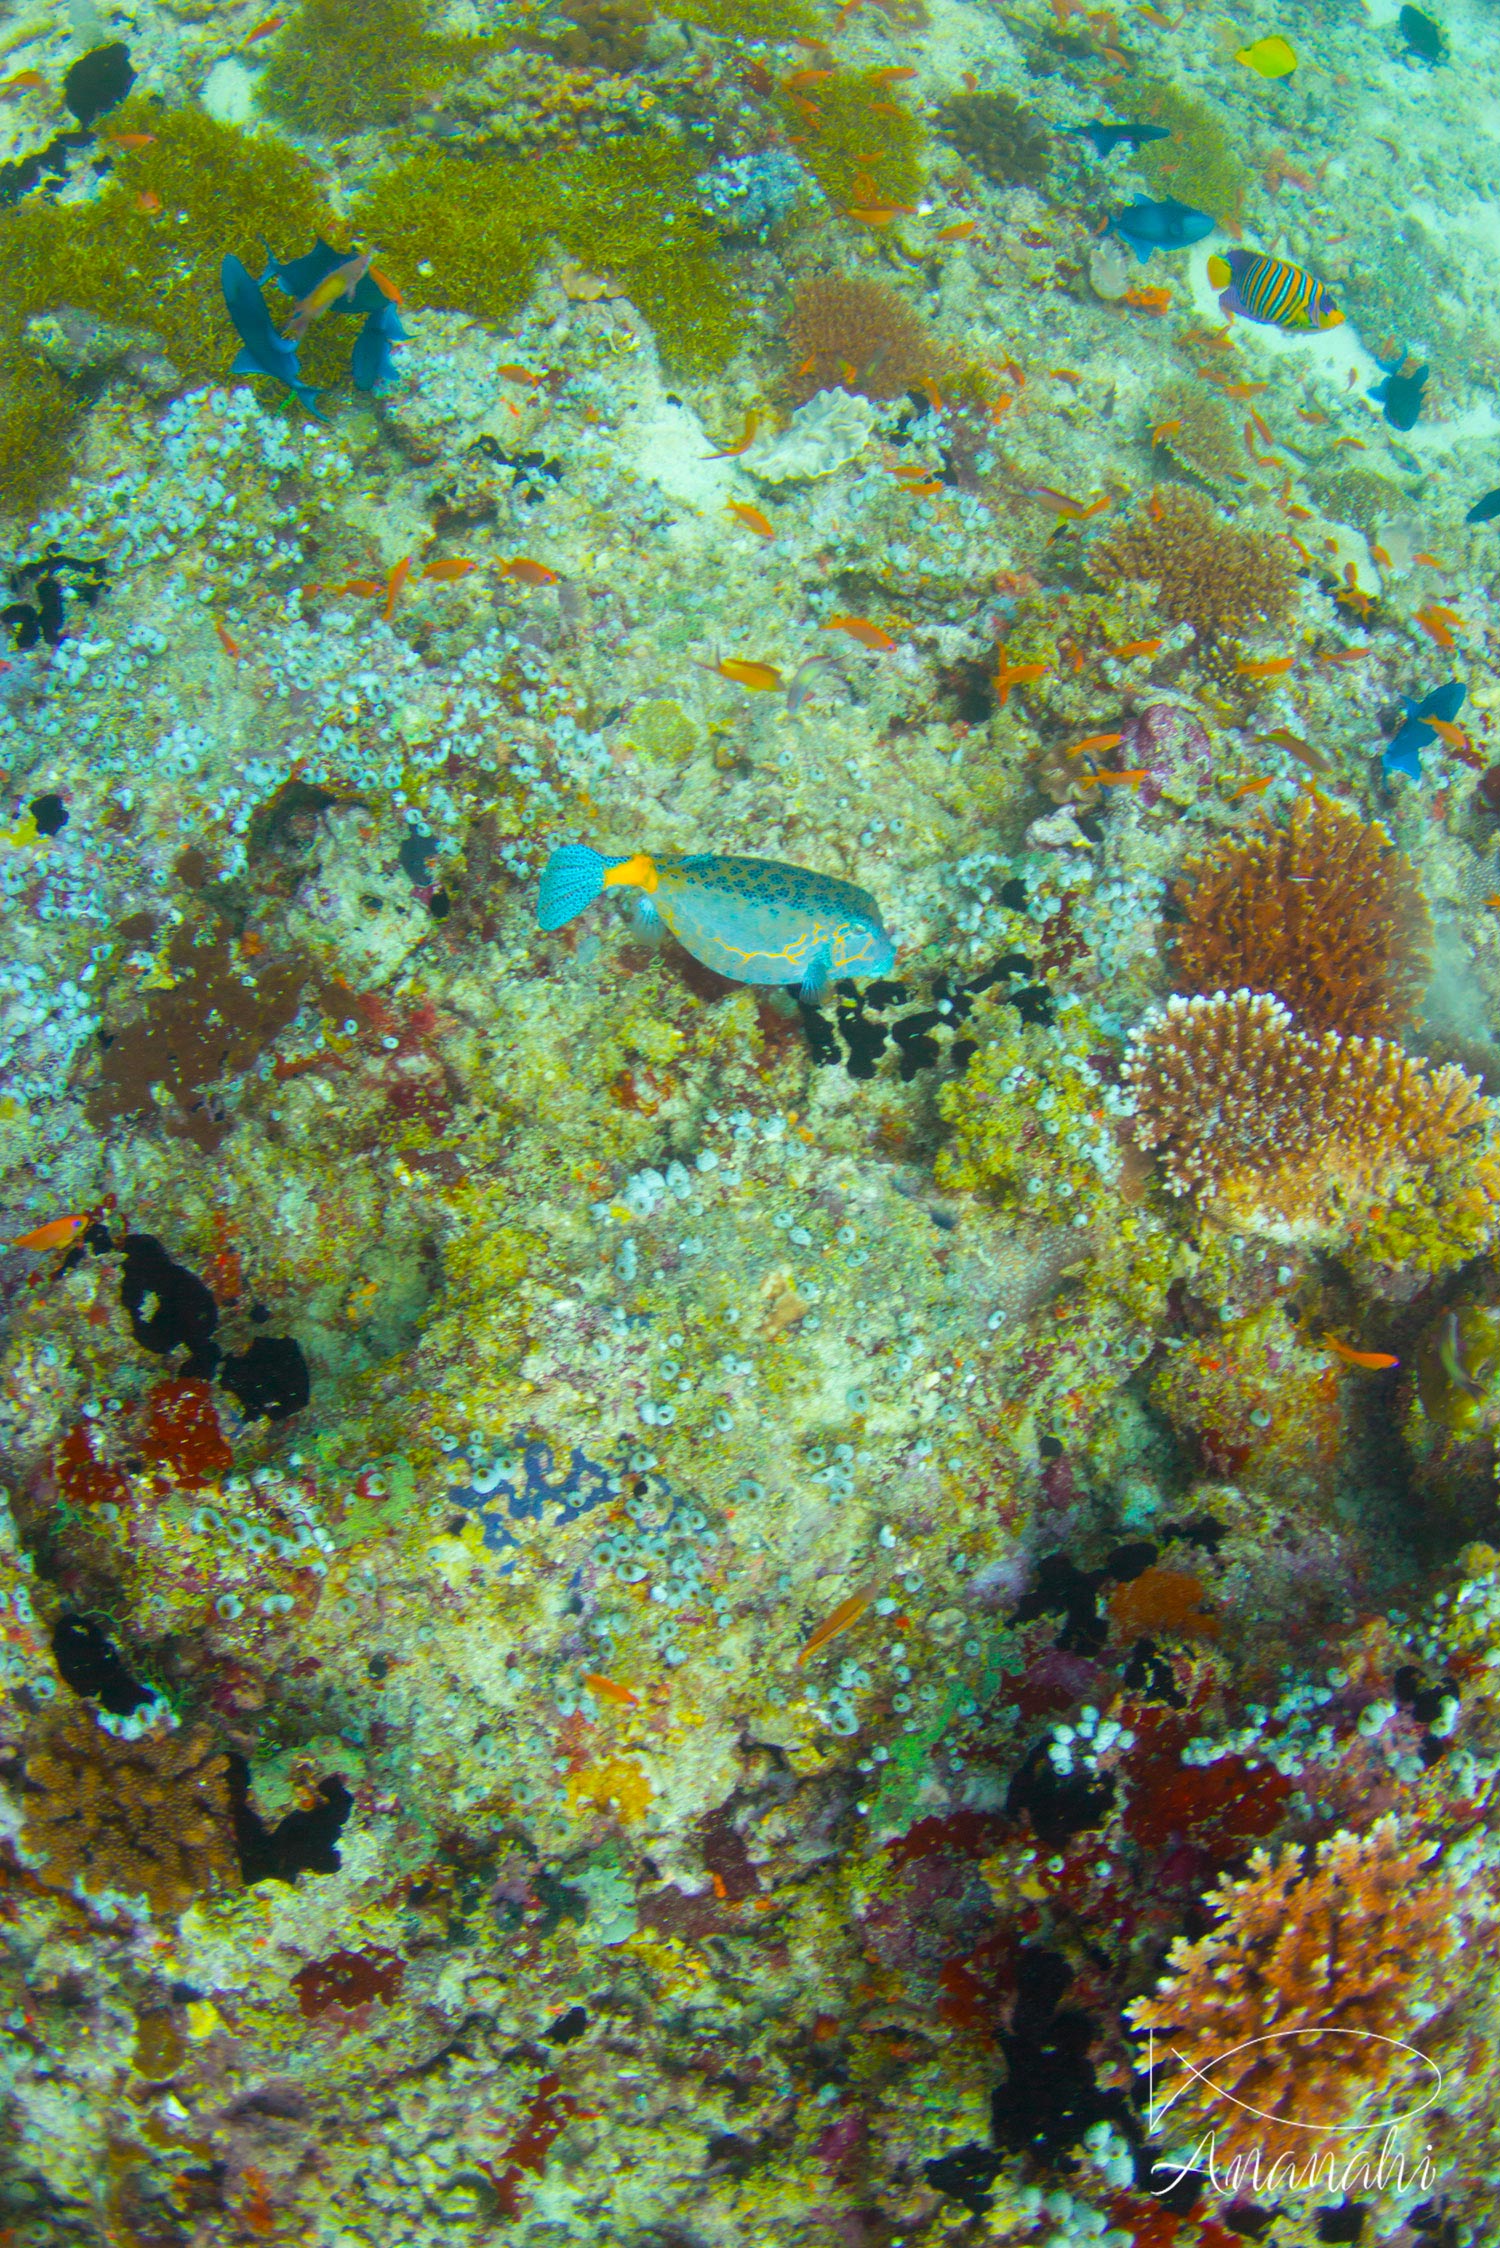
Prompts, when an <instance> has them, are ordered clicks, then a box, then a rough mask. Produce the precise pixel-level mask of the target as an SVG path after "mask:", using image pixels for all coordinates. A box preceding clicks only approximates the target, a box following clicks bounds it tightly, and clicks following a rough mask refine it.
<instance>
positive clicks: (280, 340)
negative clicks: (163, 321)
mask: <svg viewBox="0 0 1500 2248" xmlns="http://www.w3.org/2000/svg"><path fill="white" fill-rule="evenodd" d="M219 286H220V287H221V288H222V290H223V291H224V304H225V308H226V309H227V311H228V313H229V317H230V319H231V320H232V321H233V322H234V331H235V334H236V335H237V336H238V337H239V339H240V342H241V343H242V344H243V345H244V349H243V351H240V352H237V353H236V355H235V358H234V363H233V365H232V366H231V367H230V370H229V371H230V373H231V374H233V375H269V376H270V377H271V379H272V381H273V382H280V383H285V384H286V387H287V389H288V390H289V391H290V392H291V393H292V395H293V397H294V398H297V399H299V400H300V401H301V403H302V404H303V405H304V406H305V407H306V408H307V411H308V412H309V413H310V414H317V415H318V416H319V418H320V419H321V415H322V409H321V408H320V406H319V405H318V393H317V391H316V390H314V389H313V387H312V384H311V383H306V382H304V381H303V380H302V369H301V368H300V367H299V366H298V364H297V346H296V345H295V343H288V342H287V340H286V337H285V336H282V335H278V334H277V332H276V323H275V321H274V320H273V319H272V318H271V315H270V313H269V312H268V311H267V309H266V300H265V298H264V297H263V296H262V295H261V293H260V290H259V289H258V288H257V287H256V284H255V282H254V281H253V280H252V279H251V277H250V274H249V273H248V272H247V271H246V269H245V267H244V266H243V265H241V263H240V261H239V259H238V258H237V257H235V256H234V255H233V253H232V252H231V254H230V255H229V256H228V257H226V258H225V260H224V263H223V264H222V266H220V268H219Z"/></svg>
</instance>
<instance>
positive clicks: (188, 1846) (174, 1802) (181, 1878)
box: [21, 1705, 239, 1919]
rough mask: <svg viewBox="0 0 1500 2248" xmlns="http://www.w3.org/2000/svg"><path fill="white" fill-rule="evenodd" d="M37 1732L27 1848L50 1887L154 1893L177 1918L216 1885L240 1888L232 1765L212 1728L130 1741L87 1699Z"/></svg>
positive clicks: (160, 1908) (150, 1898) (164, 1911)
mask: <svg viewBox="0 0 1500 2248" xmlns="http://www.w3.org/2000/svg"><path fill="white" fill-rule="evenodd" d="M36 1739H37V1745H36V1746H35V1747H32V1746H30V1745H28V1747H27V1752H26V1781H27V1793H26V1809H25V1823H24V1825H23V1827H22V1830H21V1847H22V1850H23V1852H24V1853H25V1855H26V1858H27V1860H28V1862H29V1863H30V1865H31V1866H32V1867H33V1869H34V1870H35V1872H36V1875H37V1878H38V1879H39V1880H40V1881H42V1882H44V1883H45V1884H46V1886H47V1887H48V1888H49V1889H68V1888H72V1887H74V1886H75V1885H76V1888H77V1889H78V1890H79V1891H80V1892H81V1893H82V1894H83V1895H85V1896H89V1897H100V1896H103V1895H104V1894H106V1893H108V1894H110V1895H111V1896H121V1897H140V1896H143V1897H145V1899H146V1900H147V1903H148V1904H149V1906H150V1908H151V1911H152V1913H153V1914H154V1915H155V1916H156V1917H158V1918H160V1919H168V1918H172V1917H174V1916H175V1915H176V1914H177V1913H179V1912H182V1911H183V1910H184V1909H185V1908H186V1907H187V1906H188V1905H190V1904H191V1903H192V1901H193V1899H194V1898H195V1897H197V1896H200V1895H202V1894H203V1892H204V1891H205V1890H208V1889H211V1888H216V1887H217V1888H237V1887H238V1886H239V1870H238V1867H237V1864H236V1861H235V1856H234V1851H233V1847H232V1844H231V1839H230V1825H229V1783H228V1776H227V1774H228V1763H227V1759H226V1758H225V1756H224V1755H223V1753H222V1751H220V1750H217V1749H216V1748H215V1746H214V1740H213V1735H212V1734H211V1733H210V1732H209V1731H208V1729H207V1727H206V1726H191V1727H185V1728H183V1729H181V1730H172V1731H162V1732H151V1733H147V1734H143V1735H141V1736H140V1737H139V1738H137V1739H134V1740H128V1739H122V1738H120V1737H119V1736H117V1735H115V1734H112V1733H108V1732H106V1731H105V1730H104V1728H103V1727H102V1726H101V1725H100V1724H99V1723H98V1721H97V1720H96V1718H95V1716H94V1714H93V1711H92V1710H91V1709H90V1708H88V1707H87V1706H86V1705H78V1706H75V1707H74V1708H72V1709H68V1710H66V1711H63V1712H62V1713H60V1714H59V1715H57V1716H54V1717H51V1718H49V1719H48V1720H47V1721H46V1723H45V1724H44V1725H43V1726H42V1727H41V1728H40V1730H39V1732H38V1734H37V1736H36Z"/></svg>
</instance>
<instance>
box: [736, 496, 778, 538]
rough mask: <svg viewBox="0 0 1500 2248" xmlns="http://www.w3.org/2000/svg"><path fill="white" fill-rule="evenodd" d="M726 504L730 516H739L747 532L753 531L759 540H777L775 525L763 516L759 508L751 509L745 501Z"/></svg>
mask: <svg viewBox="0 0 1500 2248" xmlns="http://www.w3.org/2000/svg"><path fill="white" fill-rule="evenodd" d="M725 504H726V506H727V507H728V509H729V512H730V514H731V515H737V516H738V517H739V519H740V521H741V522H742V523H743V524H744V526H745V528H746V530H747V531H753V532H754V533H755V535H756V537H757V538H761V539H774V538H775V536H776V526H775V524H774V523H773V522H771V521H770V519H769V517H767V516H764V515H762V514H761V511H760V509H759V508H758V507H751V506H749V505H748V504H747V503H746V502H745V501H744V500H728V501H726V503H725Z"/></svg>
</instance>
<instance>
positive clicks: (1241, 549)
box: [1089, 485, 1297, 652]
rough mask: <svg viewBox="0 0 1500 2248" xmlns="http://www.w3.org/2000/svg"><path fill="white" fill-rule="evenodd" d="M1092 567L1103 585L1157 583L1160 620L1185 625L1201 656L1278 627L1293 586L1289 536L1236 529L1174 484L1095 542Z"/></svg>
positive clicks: (1294, 577) (1208, 503) (1200, 496)
mask: <svg viewBox="0 0 1500 2248" xmlns="http://www.w3.org/2000/svg"><path fill="white" fill-rule="evenodd" d="M1089 568H1090V570H1091V571H1092V573H1093V575H1094V576H1095V577H1096V578H1097V579H1098V580H1099V582H1100V584H1101V585H1107V586H1116V585H1125V584H1140V585H1154V586H1155V588H1156V606H1157V608H1158V609H1159V610H1160V611H1161V613H1162V615H1163V616H1164V617H1168V618H1170V619H1171V621H1172V623H1173V624H1190V625H1191V626H1192V628H1193V632H1194V634H1195V636H1196V638H1197V641H1198V644H1199V647H1200V649H1202V650H1204V651H1205V652H1209V651H1212V650H1213V649H1215V648H1216V647H1217V645H1218V644H1219V643H1220V642H1222V641H1233V640H1237V639H1239V638H1241V637H1242V636H1243V635H1244V634H1246V633H1249V632H1254V631H1258V630H1260V629H1261V628H1263V627H1265V626H1267V625H1276V624H1279V623H1281V622H1282V620H1283V619H1284V618H1285V616H1286V614H1287V612H1288V610H1289V609H1290V607H1291V600H1292V591H1293V588H1294V587H1295V585H1296V582H1297V563H1296V552H1295V549H1294V548H1293V547H1292V545H1291V542H1290V541H1289V540H1288V539H1287V538H1286V537H1284V536H1283V535H1282V534H1280V533H1266V532H1261V531H1249V530H1241V529H1239V527H1238V526H1237V525H1235V524H1233V523H1227V522H1226V521H1225V520H1224V518H1223V517H1222V516H1221V515H1217V514H1216V513H1215V512H1214V508H1213V503H1212V502H1211V501H1210V500H1209V499H1207V498H1206V497H1205V495H1204V494H1203V493H1202V492H1189V491H1186V490H1184V489H1182V488H1181V487H1180V486H1176V485H1167V486H1163V487H1159V488H1158V489H1156V490H1155V491H1153V493H1152V494H1151V497H1150V499H1149V500H1148V501H1147V503H1146V505H1145V506H1144V507H1142V508H1137V510H1136V512H1135V513H1134V514H1133V515H1132V516H1130V517H1129V518H1128V520H1127V521H1126V522H1124V523H1122V524H1121V525H1120V526H1119V528H1118V529H1117V530H1113V531H1110V532H1108V533H1106V535H1105V536H1104V537H1103V538H1101V539H1098V540H1096V541H1095V543H1094V546H1093V548H1092V550H1091V552H1090V554H1089Z"/></svg>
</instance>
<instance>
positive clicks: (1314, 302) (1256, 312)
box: [1208, 250, 1344, 328]
mask: <svg viewBox="0 0 1500 2248" xmlns="http://www.w3.org/2000/svg"><path fill="white" fill-rule="evenodd" d="M1208 278H1209V280H1210V282H1211V283H1212V284H1213V286H1214V287H1215V288H1216V289H1218V290H1221V291H1222V294H1221V296H1220V298H1219V308H1220V310H1221V311H1222V312H1226V313H1229V314H1231V315H1232V314H1234V313H1236V312H1238V313H1240V314H1241V315H1242V316H1243V318H1245V319H1246V320H1257V321H1259V322H1260V324H1261V326H1262V327H1264V328H1337V327H1339V326H1341V325H1342V322H1343V318H1344V315H1343V314H1342V313H1341V312H1340V310H1339V308H1338V306H1337V305H1336V304H1335V303H1334V301H1333V299H1332V297H1331V296H1330V295H1329V293H1328V291H1327V289H1326V288H1325V287H1324V286H1323V283H1322V282H1321V281H1315V280H1314V279H1313V277H1312V275H1311V274H1310V273H1304V272H1303V270H1302V268H1301V266H1300V265H1293V263H1292V261H1291V259H1290V258H1273V257H1270V256H1268V255H1267V253H1266V252H1265V251H1263V250H1231V251H1230V253H1229V255H1228V256H1227V257H1219V256H1217V255H1216V256H1214V257H1211V258H1210V259H1209V261H1208Z"/></svg>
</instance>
